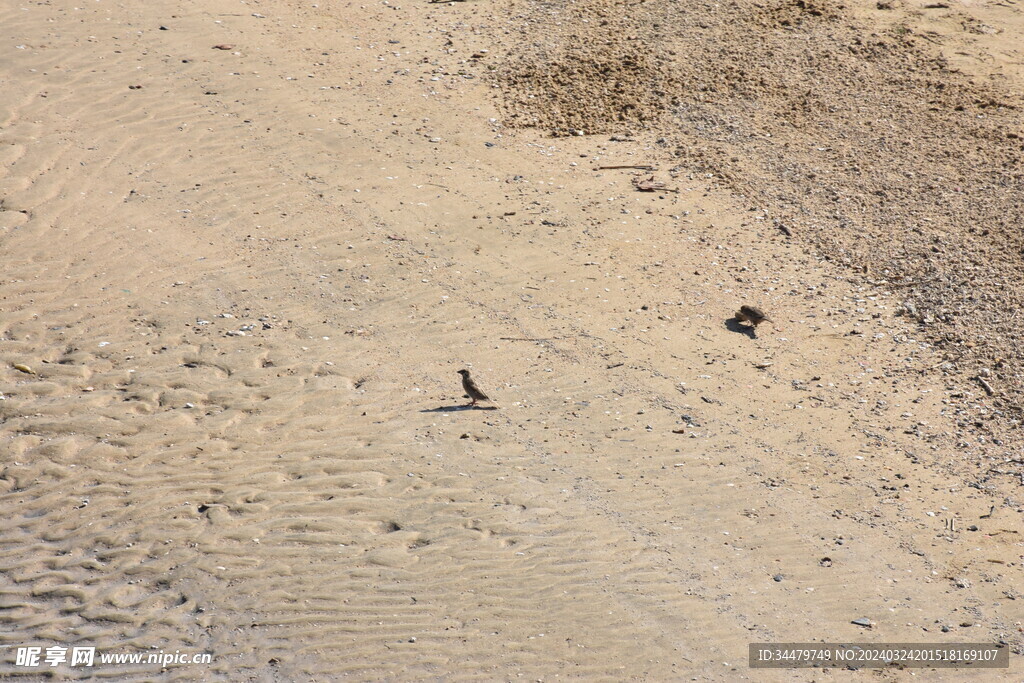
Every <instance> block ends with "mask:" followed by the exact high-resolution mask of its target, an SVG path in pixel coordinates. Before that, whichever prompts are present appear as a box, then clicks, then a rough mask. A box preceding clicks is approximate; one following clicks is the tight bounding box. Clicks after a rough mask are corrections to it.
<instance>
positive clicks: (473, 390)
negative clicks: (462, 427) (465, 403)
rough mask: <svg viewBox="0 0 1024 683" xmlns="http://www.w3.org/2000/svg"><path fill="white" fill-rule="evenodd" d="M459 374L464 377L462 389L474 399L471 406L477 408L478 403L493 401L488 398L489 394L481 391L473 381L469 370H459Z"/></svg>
mask: <svg viewBox="0 0 1024 683" xmlns="http://www.w3.org/2000/svg"><path fill="white" fill-rule="evenodd" d="M459 374H460V375H462V388H463V389H464V390H465V392H466V394H468V395H469V397H470V398H471V399H473V400H472V402H470V404H469V405H471V406H475V405H476V402H477V401H490V400H491V399H489V398H487V394H485V393H484V392H482V391H480V387H478V386H477V385H476V382H474V381H473V378H472V377H470V376H469V370H459Z"/></svg>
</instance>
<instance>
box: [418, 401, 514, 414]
mask: <svg viewBox="0 0 1024 683" xmlns="http://www.w3.org/2000/svg"><path fill="white" fill-rule="evenodd" d="M497 409H498V407H497V406H480V405H476V406H475V405H473V404H472V403H462V404H460V405H457V406H438V407H436V408H425V409H423V410H421V411H420V412H421V413H461V412H462V411H464V410H497Z"/></svg>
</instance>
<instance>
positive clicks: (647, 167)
mask: <svg viewBox="0 0 1024 683" xmlns="http://www.w3.org/2000/svg"><path fill="white" fill-rule="evenodd" d="M613 168H639V169H641V170H643V171H656V170H658V169H656V168H654V167H653V166H651V165H650V164H622V165H619V166H598V167H597V168H595V169H594V170H595V171H605V170H608V169H613Z"/></svg>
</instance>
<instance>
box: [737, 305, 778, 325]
mask: <svg viewBox="0 0 1024 683" xmlns="http://www.w3.org/2000/svg"><path fill="white" fill-rule="evenodd" d="M736 320H737V321H739V322H741V323H742V322H748V323H750V324H751V325H752V326H753V327H757V326H758V325H760V324H761V323H763V322H764V321H766V320H767V321H768V322H770V323H774V322H775V321H773V320H772V319H771V318H769V317H768V316H766V315H765V314H764V311H762V310H761V309H760V308H757V307H756V306H747V305H746V304H743V305H742V306H740V310H738V311H736Z"/></svg>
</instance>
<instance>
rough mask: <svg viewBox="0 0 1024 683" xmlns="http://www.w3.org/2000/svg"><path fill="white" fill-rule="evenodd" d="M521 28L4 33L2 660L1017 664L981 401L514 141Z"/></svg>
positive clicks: (124, 20)
mask: <svg viewBox="0 0 1024 683" xmlns="http://www.w3.org/2000/svg"><path fill="white" fill-rule="evenodd" d="M501 10H502V7H498V6H485V5H482V4H479V3H455V4H447V5H438V6H432V5H429V4H418V5H407V6H406V5H398V4H396V3H387V4H384V3H381V4H374V5H366V6H360V5H356V4H349V5H345V6H343V7H341V6H339V7H330V8H329V7H323V8H314V7H310V6H309V5H300V4H290V5H281V6H275V7H274V8H273V9H271V8H268V7H266V6H264V5H263V4H240V3H227V2H215V3H212V4H211V3H203V4H194V3H183V4H181V5H180V6H176V8H175V9H174V11H173V13H172V12H166V11H161V10H160V9H159V8H154V7H150V6H143V5H139V6H127V7H119V8H117V9H114V8H112V7H109V8H108V7H105V6H103V5H99V4H98V5H96V6H95V7H92V6H90V7H88V8H85V9H74V8H73V5H71V4H56V5H48V6H42V5H33V6H31V7H29V8H28V9H27V10H22V9H21V8H10V9H7V10H4V13H3V15H2V16H0V25H2V26H4V27H5V29H4V34H5V40H6V41H7V42H8V43H11V44H12V46H11V47H13V49H14V50H18V48H17V45H24V49H21V50H18V52H16V53H15V54H16V55H17V59H12V60H11V61H10V62H9V63H8V66H7V67H5V71H4V78H5V79H9V80H10V82H11V83H14V84H16V85H17V88H18V91H19V92H24V93H26V94H25V95H24V97H22V98H20V99H18V98H16V99H15V100H14V101H12V102H10V103H7V104H6V105H5V106H6V107H7V108H6V109H5V111H4V112H3V113H2V114H0V120H2V121H3V122H4V125H3V143H4V144H3V149H4V152H3V153H4V155H5V157H4V158H5V160H6V161H7V164H6V165H5V174H4V176H3V178H2V179H0V185H2V189H3V191H2V196H3V209H4V210H3V211H2V212H0V217H2V218H3V220H4V223H3V226H4V229H3V233H2V235H0V239H2V240H3V245H4V252H5V253H6V254H10V255H14V256H13V257H12V258H10V259H9V262H8V266H7V268H6V270H5V278H4V284H3V288H2V290H3V296H4V300H3V313H4V316H3V327H2V330H0V331H2V337H3V346H2V350H3V358H2V360H3V361H4V363H5V366H6V367H7V369H6V370H4V373H5V374H4V375H3V386H2V387H0V390H2V391H3V394H4V400H3V401H2V402H0V410H2V411H3V412H2V419H3V424H2V426H0V436H2V438H3V443H4V449H3V450H4V451H5V453H6V455H5V456H4V460H3V470H2V474H0V483H2V484H3V493H2V500H3V503H4V507H5V510H6V511H7V513H8V517H9V519H10V520H11V522H10V523H9V525H7V527H6V529H5V531H4V532H3V534H2V536H3V540H4V545H3V548H4V549H3V551H2V553H3V554H2V557H0V562H2V565H0V566H2V567H3V569H2V572H0V575H2V580H3V585H4V591H3V601H4V605H5V606H6V607H8V609H7V610H5V612H6V615H7V619H6V625H7V628H6V629H5V630H4V633H3V640H4V645H7V646H17V645H21V644H26V643H45V644H49V643H54V642H55V643H72V642H73V643H81V644H90V645H96V646H97V647H100V648H102V649H111V650H120V651H125V650H134V649H141V650H149V649H163V650H174V649H182V650H201V651H209V652H212V653H213V654H214V655H215V658H214V664H213V665H212V667H211V668H210V669H204V670H197V669H196V668H192V667H182V668H171V669H169V670H168V671H166V672H160V671H155V670H152V669H146V668H143V667H140V668H138V669H123V670H119V671H118V672H117V674H118V675H120V676H124V677H132V676H135V677H139V678H146V677H148V678H152V677H161V678H168V679H181V680H196V679H204V678H209V679H222V678H226V679H229V680H236V679H240V678H243V677H245V678H257V679H261V680H262V679H266V680H333V679H336V678H341V677H345V676H347V677H352V678H356V679H358V680H376V679H382V678H384V679H402V680H414V679H424V678H446V679H447V678H467V679H478V680H479V679H483V680H494V679H512V678H517V677H521V676H523V677H525V676H529V677H531V678H534V679H544V678H552V677H554V676H556V675H557V676H567V677H574V678H604V679H616V680H618V679H622V678H638V679H653V680H674V679H678V678H682V677H684V676H686V677H698V678H700V679H702V680H704V679H708V680H736V679H737V678H739V677H743V676H749V675H750V672H749V671H748V670H747V668H746V661H745V657H746V644H747V643H748V642H751V641H755V640H783V639H791V640H811V639H833V640H840V639H861V638H863V639H878V640H882V639H884V640H890V641H900V640H908V641H919V642H920V641H933V640H938V641H942V640H947V639H948V640H950V641H956V640H978V641H988V640H996V639H1000V638H1001V639H1005V640H1007V641H1009V642H1010V643H1011V644H1012V645H1013V646H1014V647H1016V648H1019V646H1020V642H1019V638H1020V636H1019V631H1018V628H1019V624H1016V623H1015V621H1016V614H1015V612H1014V610H1013V604H1014V601H1015V599H1016V598H1017V597H1019V595H1018V588H1017V587H1015V582H1014V579H1013V576H1014V573H1015V572H1017V570H1018V568H1019V562H1020V540H1019V529H1020V517H1019V513H1020V504H1019V503H1015V502H1014V501H1013V499H1012V498H1011V499H1010V500H1000V499H998V498H996V497H993V496H992V495H991V494H990V493H988V492H986V491H985V490H984V488H985V487H984V486H982V487H980V488H977V487H974V486H972V484H977V483H978V482H977V481H976V480H973V479H971V478H970V477H966V476H964V475H962V474H961V473H962V472H964V471H967V472H970V470H969V469H965V468H960V467H958V466H957V463H956V462H955V458H956V454H957V453H958V451H957V448H956V441H957V435H956V434H954V432H953V431H952V427H951V426H950V425H949V423H948V422H947V421H945V419H944V416H943V412H942V411H943V410H947V409H948V406H949V405H950V404H949V401H951V400H954V399H952V398H951V396H952V395H953V394H955V393H956V392H957V391H959V389H958V388H957V387H955V386H953V385H947V384H946V383H945V382H944V381H931V380H929V378H927V377H925V378H918V377H916V376H909V377H908V376H904V375H902V374H900V373H899V372H896V371H895V370H894V368H899V367H900V364H901V363H904V362H906V359H907V358H910V359H912V360H913V364H914V366H915V367H917V366H918V365H933V364H937V363H939V362H941V360H942V359H941V357H938V356H937V354H936V353H935V351H934V350H933V349H932V347H931V346H930V345H929V344H927V343H924V341H923V340H918V339H917V338H916V337H917V335H916V334H915V328H914V327H912V326H910V325H908V324H907V323H906V322H905V321H904V319H902V318H897V317H895V316H894V315H893V312H894V310H895V309H896V307H897V306H898V301H897V300H896V298H895V297H894V295H892V294H890V293H887V292H885V291H881V290H879V289H878V288H875V287H872V286H871V285H870V283H865V282H863V281H862V280H861V279H860V278H857V277H853V276H851V275H850V274H849V273H848V272H846V271H844V270H840V269H837V268H836V267H835V266H834V265H832V264H830V263H828V262H827V261H824V260H823V259H821V258H819V257H817V256H815V255H814V253H813V252H812V251H810V250H809V249H806V248H805V247H803V246H802V245H800V244H798V243H794V242H793V241H790V240H787V239H785V237H784V236H783V235H780V234H779V233H778V231H777V230H776V229H775V228H774V226H773V225H772V224H771V222H770V221H769V220H767V216H766V213H764V212H760V211H755V212H750V211H748V210H747V209H748V208H749V207H748V206H746V205H745V203H744V202H742V201H739V200H738V199H737V198H736V197H735V196H734V195H731V194H730V193H729V192H728V191H726V190H724V189H722V188H721V187H718V186H714V185H712V184H710V183H709V182H708V180H709V179H707V178H704V177H702V176H701V175H700V173H699V172H697V171H694V172H692V173H689V172H678V173H676V174H675V177H673V178H672V181H673V182H672V185H673V189H678V190H679V191H678V192H663V193H638V192H636V190H635V188H634V187H633V184H632V180H631V179H632V177H633V176H632V175H631V174H632V173H634V171H632V170H630V169H609V170H594V169H595V168H596V167H597V166H600V165H619V164H631V163H641V164H645V163H653V164H654V165H656V166H657V167H658V169H659V171H658V174H659V176H660V177H663V178H667V176H665V174H664V173H663V172H662V169H665V168H668V167H669V166H670V165H672V164H676V163H678V161H677V159H676V157H674V156H673V155H672V149H671V148H670V147H666V146H665V145H664V144H659V143H658V142H657V136H655V135H652V134H650V133H647V132H644V131H634V134H633V135H627V136H624V137H627V138H631V140H632V141H627V142H612V141H610V140H609V139H608V136H590V137H587V136H583V137H572V138H567V139H559V140H553V139H550V138H548V137H546V136H545V135H544V134H540V133H532V132H529V131H527V132H517V131H510V130H509V129H508V128H506V127H505V126H504V125H503V124H502V122H501V118H502V117H501V114H500V112H499V110H498V101H496V100H494V99H493V98H492V94H491V93H490V92H489V91H490V90H492V89H493V88H490V87H489V82H488V81H487V80H486V79H485V78H484V76H485V75H486V71H487V70H488V65H489V64H490V61H489V60H491V58H492V57H495V56H498V55H496V54H495V53H496V52H497V49H496V48H495V45H494V43H493V42H491V41H492V38H493V32H494V31H496V30H497V29H496V27H497V26H499V25H500V21H501V17H502V16H503V14H502V11H501ZM256 15H260V16H256ZM51 19H52V20H53V21H50V20H51ZM161 26H164V27H166V29H167V30H161V28H160V27H161ZM214 45H230V46H232V49H228V50H219V49H214V48H213V46H214ZM482 50H488V52H486V53H483V52H481V51H482ZM473 55H481V56H479V57H474V56H473ZM467 76H473V78H468V77H467ZM434 79H436V80H434ZM136 85H141V86H142V88H129V86H136ZM740 303H752V304H755V305H759V306H762V307H764V308H765V310H766V311H768V312H769V314H770V315H771V316H772V318H773V319H774V320H776V321H777V322H778V325H777V326H775V327H769V326H768V325H767V324H766V325H764V326H761V327H759V328H758V331H757V334H756V335H751V334H749V333H747V332H746V331H744V330H742V329H739V328H737V327H736V326H735V325H732V324H730V323H729V321H728V320H729V317H730V316H731V315H732V313H733V312H734V310H735V309H736V307H737V306H738V305H739V304H740ZM876 316H877V317H876ZM900 334H902V335H904V336H905V337H906V340H905V341H896V340H895V337H896V336H897V335H900ZM13 363H18V364H26V365H28V366H30V367H31V368H32V370H33V371H34V372H35V373H36V374H34V375H27V374H26V373H23V372H20V371H18V370H15V369H13V368H12V367H10V364H13ZM758 366H761V367H760V368H759V367H758ZM462 367H470V368H471V370H472V371H473V375H474V377H476V378H477V380H478V381H479V382H480V385H481V388H483V389H484V391H485V392H487V393H488V394H489V395H491V396H492V397H493V398H495V399H496V400H498V401H499V402H500V404H501V410H498V411H480V410H460V409H455V408H457V407H458V406H460V405H462V404H464V403H465V402H466V401H465V399H463V398H462V395H461V387H460V386H459V381H458V376H457V375H456V374H455V372H456V370H458V369H460V368H462ZM905 415H908V416H906V417H905ZM992 505H996V506H997V510H996V512H994V513H993V514H992V515H991V516H990V517H985V518H982V517H983V515H986V513H988V512H989V511H990V508H991V506H992ZM954 516H955V517H956V519H957V520H958V526H957V527H956V528H957V531H948V530H947V528H946V527H945V523H946V521H947V520H948V518H950V517H954ZM971 524H973V525H976V526H978V527H979V530H978V531H968V530H967V527H968V526H969V525H971ZM775 577H780V578H779V579H778V580H776V578H775ZM862 617H867V618H870V619H871V621H872V622H873V623H874V626H873V627H872V628H871V629H870V630H867V631H865V630H864V628H863V627H860V626H857V625H853V624H851V623H850V622H851V620H852V619H855V618H862ZM943 627H946V628H947V629H948V631H943V630H942V628H943ZM5 652H6V651H5ZM3 666H4V667H5V669H4V670H5V673H6V672H7V671H8V670H9V669H8V668H6V667H10V666H12V665H11V664H10V659H9V658H6V655H5V659H4V664H3ZM60 673H61V674H62V675H66V676H68V677H76V676H78V675H80V673H81V672H76V671H75V670H74V669H72V668H66V667H65V668H62V669H61V670H60ZM953 673H955V672H953ZM953 673H950V674H945V673H943V672H938V673H935V674H933V675H930V678H932V679H935V680H961V679H960V678H958V677H957V676H956V675H953ZM1017 674H1019V671H1018V670H1016V669H1014V670H1011V672H998V671H997V672H995V673H994V674H993V679H994V680H1000V679H1006V680H1013V677H1014V676H1016V675H1017ZM108 675H111V674H108ZM822 675H824V676H827V677H836V676H837V675H838V673H826V674H822ZM856 675H858V676H868V675H870V676H874V674H872V673H869V672H861V673H859V674H856ZM887 676H889V677H891V678H896V677H898V674H895V673H894V674H887ZM758 678H759V680H773V679H774V680H791V679H792V675H791V672H768V675H767V676H761V675H760V674H759V675H758Z"/></svg>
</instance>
